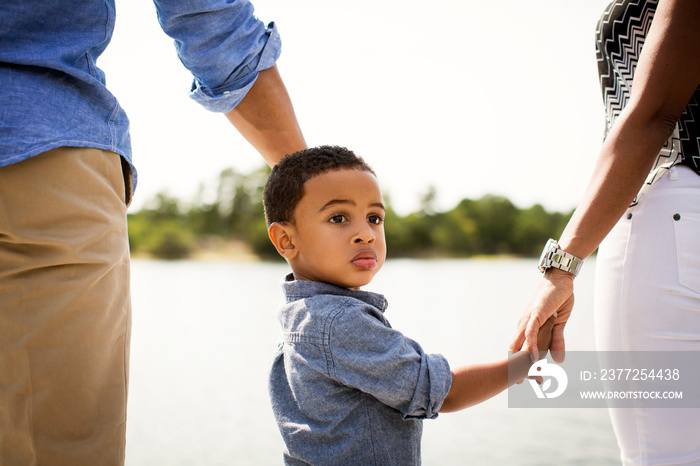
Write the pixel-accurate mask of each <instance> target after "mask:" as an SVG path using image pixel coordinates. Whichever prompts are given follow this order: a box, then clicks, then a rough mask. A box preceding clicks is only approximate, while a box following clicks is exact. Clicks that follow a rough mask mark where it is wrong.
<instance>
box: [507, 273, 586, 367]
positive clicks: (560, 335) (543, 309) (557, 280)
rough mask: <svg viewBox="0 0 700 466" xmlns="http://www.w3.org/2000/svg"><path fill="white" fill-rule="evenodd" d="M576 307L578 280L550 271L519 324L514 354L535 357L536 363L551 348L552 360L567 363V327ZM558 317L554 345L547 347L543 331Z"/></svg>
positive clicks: (553, 329)
mask: <svg viewBox="0 0 700 466" xmlns="http://www.w3.org/2000/svg"><path fill="white" fill-rule="evenodd" d="M573 306H574V277H573V275H571V274H570V273H567V272H563V271H561V270H558V269H555V268H552V269H549V270H547V272H546V273H545V274H544V277H543V278H542V281H541V282H540V285H539V286H538V288H537V291H536V292H535V296H533V298H532V300H530V303H529V304H528V306H527V308H526V309H525V313H524V314H523V316H522V317H521V318H520V321H519V322H518V329H517V332H516V335H515V337H514V338H513V340H512V342H511V344H510V351H512V352H517V351H520V350H521V349H524V350H525V351H528V352H530V353H531V355H532V361H533V362H534V361H536V360H538V359H540V357H539V351H542V350H544V351H545V352H546V349H547V347H548V348H549V350H550V352H551V353H552V359H554V361H556V362H562V361H563V360H564V351H565V349H566V348H565V344H564V326H565V325H566V322H567V320H569V316H570V315H571V309H572V308H573ZM555 313H556V320H555V322H554V324H553V328H552V329H551V342H550V343H548V345H543V343H545V340H542V339H541V338H540V334H541V333H542V332H545V333H549V331H547V330H545V329H540V327H542V326H543V325H545V324H546V323H548V319H550V318H551V317H552V316H553V315H554V314H555Z"/></svg>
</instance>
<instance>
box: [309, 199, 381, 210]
mask: <svg viewBox="0 0 700 466" xmlns="http://www.w3.org/2000/svg"><path fill="white" fill-rule="evenodd" d="M338 204H350V205H352V206H356V205H357V203H356V202H355V201H353V200H351V199H333V200H330V201H328V202H326V203H325V204H324V205H323V207H321V208H320V209H319V210H318V211H319V212H323V211H324V210H326V209H327V208H329V207H332V206H334V205H338ZM370 207H379V208H380V209H382V210H384V211H386V207H384V204H383V203H381V202H375V203H373V204H370Z"/></svg>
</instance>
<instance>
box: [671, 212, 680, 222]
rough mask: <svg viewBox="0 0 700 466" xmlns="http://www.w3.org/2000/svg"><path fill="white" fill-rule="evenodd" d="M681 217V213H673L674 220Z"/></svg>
mask: <svg viewBox="0 0 700 466" xmlns="http://www.w3.org/2000/svg"><path fill="white" fill-rule="evenodd" d="M680 219H681V214H673V220H675V221H676V222H677V221H678V220H680Z"/></svg>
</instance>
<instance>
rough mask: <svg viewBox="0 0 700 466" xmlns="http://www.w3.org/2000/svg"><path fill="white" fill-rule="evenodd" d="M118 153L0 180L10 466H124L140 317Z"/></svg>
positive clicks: (63, 160) (5, 458)
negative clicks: (135, 309) (132, 286)
mask: <svg viewBox="0 0 700 466" xmlns="http://www.w3.org/2000/svg"><path fill="white" fill-rule="evenodd" d="M124 198H125V187H124V178H123V176H122V165H121V158H120V157H119V156H118V155H117V154H114V153H112V152H108V151H102V150H97V149H87V148H65V147H64V148H59V149H54V150H51V151H48V152H45V153H43V154H41V155H39V156H36V157H33V158H31V159H28V160H25V161H23V162H20V163H17V164H14V165H10V166H7V167H2V168H0V465H2V466H14V465H22V466H24V465H34V464H38V465H50V466H55V465H59V466H60V465H71V466H76V465H99V466H102V465H118V464H123V463H124V451H125V442H126V440H125V437H126V436H125V434H126V398H127V386H128V361H129V339H130V331H131V305H130V298H129V250H128V242H127V229H126V205H125V199H124Z"/></svg>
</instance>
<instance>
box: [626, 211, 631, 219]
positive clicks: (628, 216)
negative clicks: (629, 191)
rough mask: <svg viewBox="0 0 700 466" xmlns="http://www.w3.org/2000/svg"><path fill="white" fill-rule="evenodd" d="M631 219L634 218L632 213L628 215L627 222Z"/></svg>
mask: <svg viewBox="0 0 700 466" xmlns="http://www.w3.org/2000/svg"><path fill="white" fill-rule="evenodd" d="M631 218H632V212H630V213H628V214H627V220H629V219H631Z"/></svg>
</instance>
